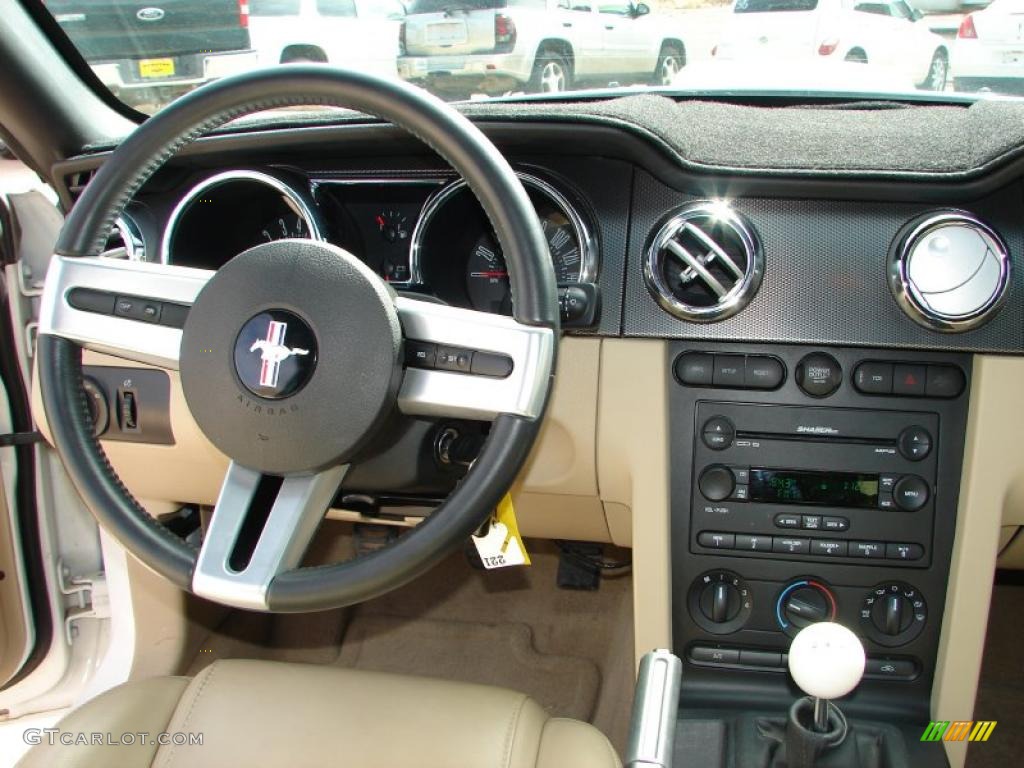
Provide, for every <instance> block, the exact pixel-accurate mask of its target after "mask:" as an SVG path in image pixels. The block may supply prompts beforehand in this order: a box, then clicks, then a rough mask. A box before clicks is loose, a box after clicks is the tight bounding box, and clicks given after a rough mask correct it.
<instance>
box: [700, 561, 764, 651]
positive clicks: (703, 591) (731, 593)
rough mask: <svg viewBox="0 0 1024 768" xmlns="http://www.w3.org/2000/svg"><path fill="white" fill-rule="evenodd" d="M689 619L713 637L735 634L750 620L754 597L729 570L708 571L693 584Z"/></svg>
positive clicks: (745, 585)
mask: <svg viewBox="0 0 1024 768" xmlns="http://www.w3.org/2000/svg"><path fill="white" fill-rule="evenodd" d="M689 605H690V616H691V617H692V618H693V620H694V622H696V624H697V625H698V626H700V627H701V628H702V629H704V630H705V631H707V632H710V633H711V634H713V635H727V634H729V633H730V632H736V631H737V630H739V629H740V628H741V627H742V626H743V625H744V624H746V622H747V619H748V618H750V612H751V610H752V609H753V607H754V601H753V597H752V596H751V592H750V589H749V588H748V587H747V584H746V582H744V581H743V579H742V578H740V576H739V575H737V574H735V573H733V572H732V571H726V570H714V571H708V572H707V573H705V574H703V575H702V576H700V577H698V579H697V580H696V581H695V582H693V585H692V586H691V587H690V595H689Z"/></svg>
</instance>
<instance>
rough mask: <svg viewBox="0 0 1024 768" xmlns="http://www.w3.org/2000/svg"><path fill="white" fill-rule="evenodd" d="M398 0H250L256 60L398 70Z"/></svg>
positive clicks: (400, 9) (401, 9)
mask: <svg viewBox="0 0 1024 768" xmlns="http://www.w3.org/2000/svg"><path fill="white" fill-rule="evenodd" d="M404 16H405V7H404V6H403V5H402V3H400V2H399V0H249V34H250V37H251V38H252V45H253V48H255V49H256V53H257V56H258V61H259V64H260V65H262V66H270V65H274V64H288V63H292V62H300V61H313V62H326V63H330V64H333V65H335V66H339V67H346V68H349V69H357V70H359V71H361V72H370V73H372V74H375V75H382V76H385V77H395V76H396V68H395V67H396V65H395V61H396V59H397V57H398V30H399V25H400V23H401V20H402V18H403V17H404Z"/></svg>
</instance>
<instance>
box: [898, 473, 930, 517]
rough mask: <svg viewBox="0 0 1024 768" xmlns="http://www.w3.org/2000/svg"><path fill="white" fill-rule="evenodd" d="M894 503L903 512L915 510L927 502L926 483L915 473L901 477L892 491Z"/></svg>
mask: <svg viewBox="0 0 1024 768" xmlns="http://www.w3.org/2000/svg"><path fill="white" fill-rule="evenodd" d="M892 496H893V499H894V500H895V501H896V505H897V506H898V507H899V508H900V509H902V510H904V511H905V512H916V511H917V510H919V509H921V507H923V506H924V505H925V504H927V503H928V483H926V482H925V481H924V480H923V479H922V478H920V477H918V476H917V475H907V476H906V477H901V478H900V479H899V481H898V482H897V483H896V488H894V489H893V492H892Z"/></svg>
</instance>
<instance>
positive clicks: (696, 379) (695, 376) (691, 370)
mask: <svg viewBox="0 0 1024 768" xmlns="http://www.w3.org/2000/svg"><path fill="white" fill-rule="evenodd" d="M714 369H715V358H714V355H709V354H707V353H706V352H684V353H683V354H681V355H680V356H679V357H678V358H677V359H676V377H677V378H678V379H679V380H680V381H681V382H683V384H686V385H687V386H690V387H701V386H710V385H711V381H712V375H713V372H714Z"/></svg>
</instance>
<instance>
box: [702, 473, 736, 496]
mask: <svg viewBox="0 0 1024 768" xmlns="http://www.w3.org/2000/svg"><path fill="white" fill-rule="evenodd" d="M697 487H698V488H700V492H701V495H702V496H703V497H704V498H705V499H707V500H708V501H724V500H725V499H728V498H729V497H730V496H732V492H733V490H734V489H735V488H736V480H735V478H734V477H733V475H732V470H731V469H729V468H728V467H723V466H722V465H721V464H714V465H712V466H710V467H706V468H705V469H704V471H703V472H701V473H700V479H699V480H698V481H697Z"/></svg>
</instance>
